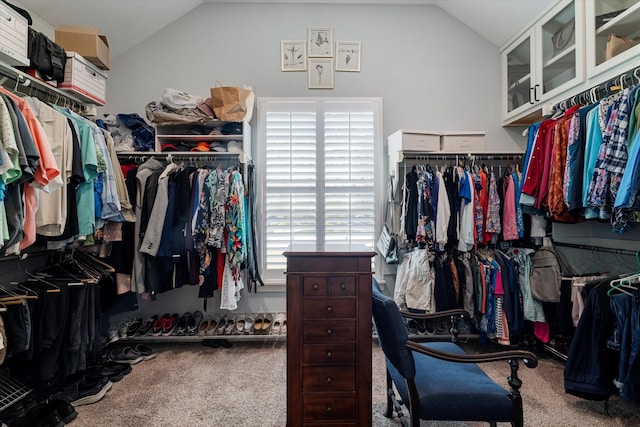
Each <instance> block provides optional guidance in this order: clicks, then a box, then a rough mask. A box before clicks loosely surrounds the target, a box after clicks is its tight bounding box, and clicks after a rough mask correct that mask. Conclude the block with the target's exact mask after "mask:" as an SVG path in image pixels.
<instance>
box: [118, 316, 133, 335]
mask: <svg viewBox="0 0 640 427" xmlns="http://www.w3.org/2000/svg"><path fill="white" fill-rule="evenodd" d="M130 324H131V319H123V320H121V321H120V323H118V335H119V336H120V338H126V337H127V329H129V325H130Z"/></svg>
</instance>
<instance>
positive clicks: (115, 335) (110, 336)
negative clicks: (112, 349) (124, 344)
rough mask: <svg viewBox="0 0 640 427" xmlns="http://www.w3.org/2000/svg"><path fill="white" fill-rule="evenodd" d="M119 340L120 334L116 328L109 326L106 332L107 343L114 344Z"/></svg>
mask: <svg viewBox="0 0 640 427" xmlns="http://www.w3.org/2000/svg"><path fill="white" fill-rule="evenodd" d="M119 339H120V332H119V331H118V327H117V326H110V327H109V331H108V332H107V340H108V342H109V343H112V342H116V341H118V340H119Z"/></svg>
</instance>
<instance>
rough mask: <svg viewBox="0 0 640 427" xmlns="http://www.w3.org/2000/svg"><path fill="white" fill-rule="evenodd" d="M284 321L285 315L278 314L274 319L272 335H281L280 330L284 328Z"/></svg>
mask: <svg viewBox="0 0 640 427" xmlns="http://www.w3.org/2000/svg"><path fill="white" fill-rule="evenodd" d="M284 319H285V316H284V313H278V314H276V317H275V318H274V319H273V326H271V335H280V328H282V323H283V322H284Z"/></svg>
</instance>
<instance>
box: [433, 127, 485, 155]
mask: <svg viewBox="0 0 640 427" xmlns="http://www.w3.org/2000/svg"><path fill="white" fill-rule="evenodd" d="M484 135H485V133H484V132H442V136H441V139H442V141H441V150H442V151H456V152H462V153H466V152H470V153H477V152H479V151H484V148H485V141H484Z"/></svg>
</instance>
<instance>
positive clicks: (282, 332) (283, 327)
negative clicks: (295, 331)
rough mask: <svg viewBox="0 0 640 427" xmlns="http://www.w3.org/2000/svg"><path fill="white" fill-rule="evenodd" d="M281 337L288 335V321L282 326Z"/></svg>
mask: <svg viewBox="0 0 640 427" xmlns="http://www.w3.org/2000/svg"><path fill="white" fill-rule="evenodd" d="M280 335H287V319H284V320H283V321H282V326H280Z"/></svg>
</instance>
